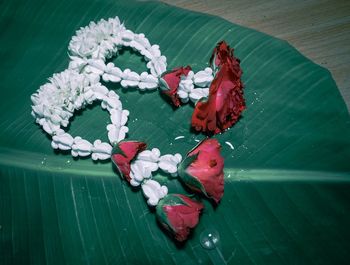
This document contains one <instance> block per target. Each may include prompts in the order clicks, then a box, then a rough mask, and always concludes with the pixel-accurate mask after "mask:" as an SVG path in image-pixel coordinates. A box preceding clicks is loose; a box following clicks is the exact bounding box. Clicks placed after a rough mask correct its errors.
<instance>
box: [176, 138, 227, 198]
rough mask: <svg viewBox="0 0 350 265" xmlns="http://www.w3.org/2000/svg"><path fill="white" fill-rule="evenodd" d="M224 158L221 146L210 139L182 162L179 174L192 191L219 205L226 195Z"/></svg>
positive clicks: (204, 141) (203, 142)
mask: <svg viewBox="0 0 350 265" xmlns="http://www.w3.org/2000/svg"><path fill="white" fill-rule="evenodd" d="M223 169H224V158H223V157H222V156H221V154H220V144H219V142H218V141H217V140H216V139H213V138H208V139H205V140H203V141H202V142H201V143H199V144H198V145H197V146H196V147H195V148H193V149H192V150H191V151H190V152H189V153H188V154H187V157H186V158H185V159H184V160H183V161H182V162H181V164H180V165H179V168H178V174H179V177H180V179H181V180H182V181H183V183H184V184H185V185H186V186H187V187H188V188H190V189H191V190H192V191H195V192H200V193H202V194H204V195H205V196H207V197H208V198H211V199H213V200H214V201H215V202H216V203H218V202H219V201H220V199H221V197H222V196H223V194H224V170H223Z"/></svg>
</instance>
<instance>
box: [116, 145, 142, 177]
mask: <svg viewBox="0 0 350 265" xmlns="http://www.w3.org/2000/svg"><path fill="white" fill-rule="evenodd" d="M146 147H147V145H146V144H145V143H143V142H137V141H121V142H119V143H116V144H115V145H114V147H113V150H112V156H111V158H112V161H113V163H114V164H115V165H116V167H117V169H118V171H119V173H120V175H121V176H122V177H123V178H124V179H125V180H127V181H128V182H129V183H130V180H131V178H130V170H131V168H130V163H131V162H132V161H133V159H134V158H136V156H137V155H138V153H140V152H142V151H143V150H145V149H146Z"/></svg>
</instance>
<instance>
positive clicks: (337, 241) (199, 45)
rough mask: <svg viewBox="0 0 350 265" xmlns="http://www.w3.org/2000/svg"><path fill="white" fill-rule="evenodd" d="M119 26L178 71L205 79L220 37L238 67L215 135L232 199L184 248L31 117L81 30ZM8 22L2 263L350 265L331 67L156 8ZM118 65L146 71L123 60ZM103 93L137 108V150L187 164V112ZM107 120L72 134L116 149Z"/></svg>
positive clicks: (237, 30) (135, 60) (78, 11)
mask: <svg viewBox="0 0 350 265" xmlns="http://www.w3.org/2000/svg"><path fill="white" fill-rule="evenodd" d="M115 16H119V18H120V19H121V20H122V21H124V23H125V25H126V27H127V28H129V29H131V30H133V31H134V32H138V33H141V32H143V33H145V35H146V37H148V38H149V40H150V42H151V43H152V44H155V43H156V44H159V45H160V48H161V51H162V54H164V55H165V56H166V57H167V59H168V68H169V69H171V68H173V67H176V66H182V65H191V66H192V67H193V69H194V70H195V71H198V70H201V69H204V68H205V67H206V66H207V65H208V59H209V57H210V55H211V52H212V49H213V47H214V46H215V44H216V43H217V42H218V41H220V40H222V39H224V40H226V41H227V42H228V43H229V44H230V45H231V46H232V47H234V49H235V55H236V56H237V57H239V58H240V59H241V66H242V69H243V71H244V74H243V82H244V84H245V98H246V102H247V109H246V111H244V113H243V116H242V118H241V119H240V121H239V122H238V123H237V124H236V125H235V126H234V127H233V128H231V129H230V130H228V131H227V132H225V133H223V134H221V135H218V136H217V139H218V140H219V141H220V143H221V145H222V153H223V155H224V157H225V194H224V197H223V199H222V202H221V203H220V205H219V206H218V207H212V205H211V204H210V203H208V202H205V203H206V210H205V211H204V212H203V214H202V216H201V219H200V223H199V225H198V226H197V227H196V229H195V230H194V232H193V233H192V235H191V237H190V239H189V240H188V241H187V242H186V243H185V244H183V245H179V244H176V243H175V242H174V241H173V240H171V239H170V238H169V237H168V236H167V235H166V234H164V233H163V231H162V230H161V229H160V227H159V225H158V224H157V222H156V221H155V216H154V213H153V211H152V210H151V209H149V208H148V207H147V205H146V203H145V200H144V198H143V196H142V194H141V192H136V191H134V190H132V189H130V187H129V186H128V185H126V183H125V182H122V181H121V179H120V177H119V176H118V175H117V174H116V172H115V170H114V169H113V167H112V163H111V162H110V161H109V162H107V163H94V162H92V160H91V159H90V158H88V159H72V157H71V155H70V154H67V153H63V152H55V151H53V149H52V148H51V146H50V138H49V137H47V136H46V134H45V133H44V132H43V131H42V130H41V129H40V127H39V126H38V125H37V124H35V121H34V119H33V118H32V117H31V114H30V113H31V102H30V95H31V94H32V93H34V92H35V91H36V90H37V89H38V88H39V86H40V85H42V84H44V83H45V82H46V81H47V78H49V77H50V76H51V75H52V74H53V73H56V72H60V71H63V70H64V69H66V68H67V67H68V63H69V58H68V55H67V47H68V42H69V40H70V39H71V37H72V36H73V35H74V33H75V31H76V30H77V29H79V28H80V27H82V26H86V25H88V23H89V22H90V21H92V20H93V21H97V20H99V19H101V18H109V17H115ZM0 25H1V26H0V28H1V31H0V55H1V56H0V58H1V60H0V70H1V82H0V88H1V93H2V97H1V99H0V102H1V104H0V113H1V119H0V123H1V127H0V128H1V131H0V264H26V265H29V264H33V265H34V264H35V265H40V264H74V265H78V264H167V265H168V264H181V265H185V264H240V265H243V264H269V265H273V264H278V265H281V264H307V265H311V264H338V265H339V264H348V260H349V258H350V255H349V253H350V252H349V247H350V244H349V239H350V229H349V227H348V226H349V224H350V214H349V210H350V203H349V202H350V192H349V188H350V137H349V136H350V119H349V114H348V112H347V109H346V106H345V104H344V102H343V99H342V97H341V96H340V93H339V91H338V89H337V87H336V85H335V82H334V81H333V79H332V77H331V75H330V73H329V71H328V70H326V69H324V68H322V67H320V66H318V65H316V64H314V63H313V62H312V61H310V60H309V59H307V58H305V57H304V56H303V55H301V54H300V53H299V52H298V51H297V50H296V49H295V48H293V47H292V46H290V45H289V44H288V43H287V42H285V41H283V40H278V39H276V38H273V37H271V36H268V35H266V34H263V33H260V32H257V31H255V30H252V29H248V28H245V27H242V26H239V25H235V24H232V23H229V22H227V21H225V20H223V19H220V18H217V17H213V16H208V15H203V14H198V13H194V12H189V11H186V10H181V9H178V8H174V7H170V6H168V5H165V4H162V3H157V2H133V1H130V0H129V1H112V0H103V1H97V0H96V1H92V0H85V1H82V0H76V1H68V0H60V1H58V0H51V1H40V0H33V1H21V0H12V1H1V2H0ZM114 62H115V63H116V64H117V65H118V66H120V67H121V68H123V69H125V68H130V69H132V70H134V71H136V72H141V71H142V70H145V69H146V66H145V63H144V61H143V60H142V58H141V57H140V56H138V55H137V54H135V53H133V52H131V51H129V50H127V49H126V50H125V51H123V52H122V53H121V54H120V55H119V56H118V57H117V58H115V59H114ZM107 86H108V88H109V89H114V90H116V92H117V93H118V94H119V95H120V97H121V100H122V102H123V104H124V106H125V107H126V108H127V109H129V110H130V117H129V122H128V126H129V129H130V133H129V139H136V140H143V141H146V142H147V143H148V146H149V147H158V148H159V149H160V150H161V151H162V152H163V153H175V152H180V153H181V154H182V155H185V154H186V152H187V151H188V150H190V149H191V148H192V147H193V146H194V145H195V144H196V140H200V139H202V138H203V137H204V136H203V135H201V134H194V133H192V132H191V131H190V119H191V114H192V111H193V109H192V107H191V106H189V105H187V106H184V107H181V108H179V109H177V110H174V109H173V108H172V107H171V106H170V105H169V104H168V103H167V102H165V101H164V100H163V99H162V98H161V97H160V96H159V94H158V92H153V93H139V92H137V91H134V90H125V89H122V88H121V87H120V86H119V85H118V84H117V85H116V84H107ZM108 120H109V115H108V113H107V112H106V111H103V110H101V108H100V107H99V106H98V105H96V106H93V107H91V108H88V109H86V110H84V111H83V112H80V113H77V115H75V118H74V119H73V120H72V124H71V126H70V128H69V132H70V133H71V134H72V135H74V136H75V135H80V136H82V137H85V138H87V139H89V140H94V139H98V138H99V139H102V140H107V131H106V124H107V122H108ZM178 136H184V138H181V139H177V140H175V138H176V137H178ZM230 144H232V146H233V148H231V147H230ZM155 178H157V179H158V180H160V181H162V182H167V184H168V185H169V189H170V191H171V192H179V191H181V190H182V186H181V185H180V184H179V183H178V182H177V181H176V180H170V179H168V178H167V177H166V176H164V175H161V174H158V175H156V176H155ZM208 233H213V234H215V235H217V236H218V238H219V241H218V242H217V244H216V245H215V247H214V248H212V249H206V248H203V240H204V238H205V237H206V236H207V235H208Z"/></svg>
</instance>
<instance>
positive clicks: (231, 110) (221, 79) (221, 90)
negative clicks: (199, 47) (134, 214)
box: [31, 17, 245, 241]
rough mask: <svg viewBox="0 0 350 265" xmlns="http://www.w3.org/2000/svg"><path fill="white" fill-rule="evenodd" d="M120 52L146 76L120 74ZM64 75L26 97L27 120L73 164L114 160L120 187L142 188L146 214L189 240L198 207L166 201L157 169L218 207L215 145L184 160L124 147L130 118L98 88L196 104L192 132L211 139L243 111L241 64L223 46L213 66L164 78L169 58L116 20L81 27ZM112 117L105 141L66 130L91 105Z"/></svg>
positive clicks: (180, 198)
mask: <svg viewBox="0 0 350 265" xmlns="http://www.w3.org/2000/svg"><path fill="white" fill-rule="evenodd" d="M123 47H131V48H132V49H134V50H135V51H137V52H138V53H140V54H141V55H142V56H144V58H145V60H146V61H147V68H148V69H149V72H142V73H141V74H138V73H136V72H134V71H132V70H130V69H125V70H122V69H120V68H119V67H117V66H115V65H114V64H113V63H112V62H108V63H107V60H108V59H110V58H112V57H115V56H117V55H118V51H119V50H120V49H122V48H123ZM68 49H69V56H70V59H71V61H70V63H69V67H68V69H66V70H65V71H63V72H61V73H57V74H54V75H53V76H52V77H51V78H50V79H49V82H48V83H46V84H44V85H43V86H41V87H40V88H39V90H38V91H37V92H36V93H34V94H33V95H32V97H31V100H32V102H33V106H32V115H33V117H34V118H35V120H36V122H37V123H38V124H40V125H41V127H42V128H43V130H44V131H45V132H46V133H48V134H49V135H51V136H52V142H51V146H52V147H53V148H54V149H59V150H65V151H67V150H70V151H71V154H72V156H74V157H78V156H81V157H84V156H90V155H91V158H92V159H93V160H106V159H111V160H112V161H113V163H114V164H115V166H116V168H117V169H118V171H119V173H120V175H121V176H122V177H123V179H124V180H126V181H127V182H129V184H130V185H131V186H133V187H139V186H140V187H141V190H142V192H143V194H144V196H145V198H146V199H147V203H148V205H149V206H150V207H156V215H157V220H158V221H159V222H160V223H161V225H162V226H163V227H164V229H165V230H167V231H168V232H169V233H170V234H171V235H173V236H174V238H175V239H176V240H178V241H184V240H186V239H187V236H188V234H189V233H190V230H191V228H193V227H195V226H196V225H197V223H198V220H199V214H200V212H201V210H202V209H203V207H204V206H203V204H202V203H200V202H199V201H196V200H193V199H190V198H189V197H187V196H185V195H181V194H168V189H167V187H166V186H162V185H160V184H159V183H158V182H157V181H155V180H154V179H152V173H153V172H155V171H157V170H162V171H164V172H165V173H168V174H170V175H172V176H173V177H177V178H178V179H179V180H180V181H181V182H182V183H183V184H184V185H185V186H187V187H188V188H189V189H190V190H192V191H193V192H196V193H200V194H202V195H204V196H206V197H208V198H210V199H212V200H213V202H215V203H219V201H220V200H221V198H222V196H223V192H224V173H223V167H224V159H223V157H222V156H221V154H220V144H219V143H218V141H217V140H216V139H213V138H207V139H205V140H204V141H202V142H201V143H199V144H198V145H197V146H196V147H195V148H194V149H192V150H191V151H190V152H189V153H188V154H187V156H186V157H185V158H184V159H182V156H181V155H180V154H174V155H172V154H165V155H161V152H160V150H159V149H157V148H153V149H151V150H146V148H147V145H146V143H143V142H140V141H125V140H124V139H125V138H126V137H127V133H128V131H129V129H128V127H127V121H128V115H129V111H128V110H125V109H123V107H122V103H121V101H120V99H119V96H118V95H117V94H116V92H115V91H111V90H108V89H107V88H106V87H105V86H103V85H102V84H101V82H100V81H101V80H103V81H105V82H120V84H121V86H122V87H124V88H128V87H135V88H138V89H140V90H156V89H157V88H159V89H160V91H161V92H162V93H163V94H164V95H165V96H166V97H168V98H169V101H170V102H172V104H174V105H175V106H176V107H179V106H180V105H181V104H184V103H187V102H189V101H191V102H192V103H193V104H194V105H195V111H194V113H193V116H192V126H193V127H194V128H195V129H196V130H198V131H203V132H204V133H208V134H216V133H219V132H222V131H224V130H225V129H227V128H229V127H231V126H232V125H233V124H234V123H235V122H236V121H237V120H238V118H239V116H240V114H241V112H242V111H243V109H244V108H245V105H244V99H243V86H242V83H241V79H240V77H241V74H242V71H241V69H240V66H239V60H238V59H236V58H235V57H234V56H233V50H232V49H230V48H229V47H228V46H227V44H226V43H225V42H220V43H219V44H218V45H217V47H216V48H215V49H214V52H213V56H212V58H211V59H210V62H211V65H212V67H211V68H209V67H208V68H205V69H204V70H202V71H199V72H197V73H194V72H193V71H192V69H191V67H190V66H187V67H179V68H175V69H173V70H171V71H167V70H166V67H167V62H166V57H165V56H164V55H161V52H160V49H159V46H158V45H151V44H150V42H149V40H148V39H147V38H146V37H145V35H144V34H142V33H141V34H136V33H134V32H132V31H131V30H128V29H126V28H125V26H124V25H123V24H122V23H120V20H119V18H118V17H116V18H110V19H108V20H104V19H102V20H100V21H99V22H97V23H95V22H91V23H90V24H89V26H87V27H83V28H80V29H79V30H78V31H77V32H76V35H75V36H73V38H72V39H71V41H70V43H69V47H68ZM97 100H98V101H100V102H101V107H102V108H103V109H105V110H107V111H108V112H109V114H110V120H111V123H110V124H108V125H107V127H106V129H107V134H108V140H109V142H102V141H101V140H99V139H97V140H95V141H94V142H93V143H91V142H89V141H88V140H86V139H83V138H82V137H80V136H76V137H73V136H71V135H70V134H69V133H68V132H66V131H65V130H64V129H63V128H64V127H67V126H68V124H69V120H70V118H71V117H73V115H74V111H76V110H79V109H84V108H85V107H86V106H87V105H89V104H92V103H93V102H95V101H97Z"/></svg>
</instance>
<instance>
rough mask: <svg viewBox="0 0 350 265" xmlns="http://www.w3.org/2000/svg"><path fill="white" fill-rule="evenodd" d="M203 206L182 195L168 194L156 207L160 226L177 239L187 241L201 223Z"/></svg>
mask: <svg viewBox="0 0 350 265" xmlns="http://www.w3.org/2000/svg"><path fill="white" fill-rule="evenodd" d="M203 207H204V206H203V204H202V203H200V202H197V201H194V200H192V199H190V198H188V197H187V196H185V195H181V194H168V195H167V196H165V197H164V198H163V199H161V200H160V201H159V203H158V205H157V207H156V216H157V220H158V221H159V222H160V224H161V225H162V226H163V227H164V228H165V229H166V230H167V231H169V232H170V234H171V235H173V236H174V237H175V239H176V240H177V241H180V242H182V241H185V240H186V239H187V236H188V235H189V233H190V230H191V228H194V227H195V226H196V225H197V224H198V221H199V214H200V212H201V210H202V209H203Z"/></svg>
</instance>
